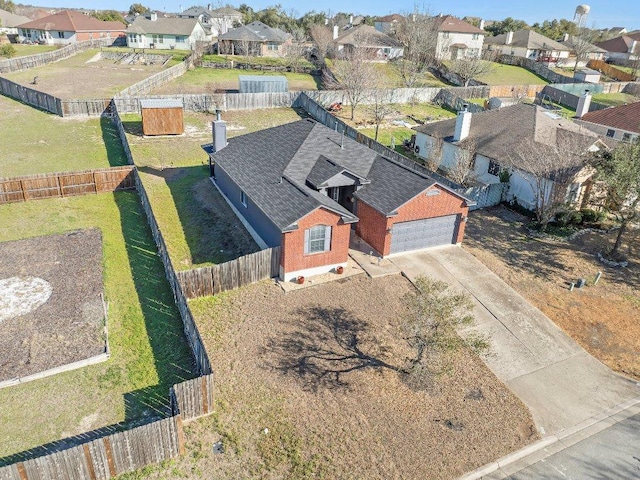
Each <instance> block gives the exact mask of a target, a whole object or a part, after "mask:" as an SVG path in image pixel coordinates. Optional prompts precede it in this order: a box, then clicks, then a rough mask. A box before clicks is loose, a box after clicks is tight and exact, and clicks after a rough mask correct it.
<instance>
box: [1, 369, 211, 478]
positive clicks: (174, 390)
mask: <svg viewBox="0 0 640 480" xmlns="http://www.w3.org/2000/svg"><path fill="white" fill-rule="evenodd" d="M213 389H214V382H213V375H205V376H202V377H199V378H194V379H192V380H187V381H185V382H182V383H179V384H176V385H174V386H173V387H171V390H170V392H169V394H170V397H171V406H172V416H171V417H169V418H164V419H162V420H157V421H155V422H152V423H148V424H146V425H142V426H139V427H135V428H132V429H130V430H125V431H122V432H116V433H112V434H111V435H107V436H103V437H100V438H97V439H95V440H91V441H88V442H85V443H82V444H80V445H76V446H74V447H71V448H65V449H63V450H58V451H54V452H52V453H50V454H48V455H44V456H41V457H37V458H32V459H29V460H24V461H21V462H17V463H13V464H11V465H7V466H4V467H0V479H1V480H52V479H65V480H107V479H110V478H113V477H116V476H118V475H122V474H123V473H127V472H132V471H134V470H137V469H139V468H143V467H145V466H147V465H151V464H155V463H160V462H162V461H165V460H169V459H171V458H175V457H177V456H178V455H181V454H183V453H184V432H183V429H182V422H183V420H184V421H188V420H192V419H194V418H198V417H201V416H203V415H207V414H209V413H211V412H212V411H213V405H214V396H213V393H214V392H213Z"/></svg>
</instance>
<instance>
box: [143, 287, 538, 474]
mask: <svg viewBox="0 0 640 480" xmlns="http://www.w3.org/2000/svg"><path fill="white" fill-rule="evenodd" d="M412 288H413V287H412V286H411V284H410V283H409V282H408V281H407V280H406V279H405V278H404V277H402V276H400V275H394V276H389V277H384V278H379V279H370V278H368V277H366V276H365V275H364V274H361V275H357V276H355V277H351V278H348V279H342V280H339V281H336V282H330V283H326V284H323V285H317V286H314V287H311V288H307V289H304V290H300V291H296V292H290V293H287V294H285V293H283V292H282V290H281V289H280V288H279V287H278V286H276V285H274V284H273V283H272V282H270V281H269V282H263V283H260V284H255V285H252V286H250V287H247V288H243V289H240V290H236V291H232V292H227V293H225V294H223V295H219V296H216V297H211V298H204V299H198V300H195V301H192V302H191V308H192V311H193V312H194V314H195V315H196V317H197V321H198V325H199V328H200V331H201V333H202V334H203V338H204V341H205V344H206V346H207V352H208V354H209V357H210V359H211V361H212V363H213V364H215V365H216V382H217V383H216V388H217V394H216V399H217V402H216V407H215V413H214V414H213V415H211V416H209V417H206V418H204V419H201V420H198V421H196V422H193V423H192V424H190V425H189V427H188V428H187V431H186V442H187V443H186V446H187V450H188V451H189V453H190V454H189V455H185V456H184V457H182V458H180V459H178V460H177V461H176V462H175V463H174V464H173V465H172V466H171V468H169V469H164V470H161V469H160V468H156V469H153V470H152V471H151V472H149V473H146V474H144V475H141V478H163V479H164V478H190V479H196V478H202V476H205V475H206V476H208V477H211V478H262V479H275V478H295V479H303V478H371V479H378V478H380V479H382V478H385V479H387V478H429V479H445V478H447V479H448V478H455V477H457V476H459V475H461V474H462V473H464V472H465V471H468V470H471V469H473V468H475V467H478V466H480V465H482V464H484V463H486V462H488V461H491V460H493V459H494V458H497V457H500V456H501V455H504V454H506V453H508V452H510V451H513V450H515V449H517V448H519V447H521V446H523V445H525V444H527V443H529V442H531V441H532V440H534V439H535V438H536V434H535V433H533V432H534V430H535V429H534V427H533V424H532V421H531V418H530V416H529V414H528V411H527V410H526V408H525V407H524V406H523V405H522V403H521V402H520V401H519V400H518V399H517V398H516V397H515V396H514V395H513V394H512V393H511V392H510V391H509V390H508V389H507V388H506V387H505V386H504V385H503V384H501V383H500V382H499V381H498V380H497V379H496V378H495V376H494V375H493V374H492V373H491V372H490V371H489V370H488V369H487V368H486V367H485V365H484V363H483V362H482V361H481V360H480V359H479V358H478V357H476V356H474V355H471V354H470V353H468V352H466V351H465V352H460V354H459V356H457V357H456V360H455V362H454V365H453V366H452V370H451V372H450V374H444V375H441V376H436V377H434V378H432V379H431V380H424V381H418V382H412V381H411V380H410V379H408V378H407V377H406V375H403V374H400V373H399V372H397V371H396V370H394V368H393V366H394V365H398V364H399V363H401V362H402V361H403V360H404V359H405V358H406V357H407V356H409V355H411V351H410V349H409V347H408V346H407V343H406V342H405V341H404V340H403V336H402V333H401V330H400V328H401V327H400V324H401V322H402V318H403V312H405V308H406V307H405V306H404V304H403V303H402V301H401V298H402V296H403V295H405V294H406V293H407V292H409V291H410V289H412ZM275 319H277V321H274V320H275ZM339 371H341V372H342V373H337V372H339ZM218 441H220V442H222V446H223V449H224V453H223V454H216V453H214V452H212V448H211V447H212V445H213V444H214V443H215V442H218ZM205 472H206V473H205Z"/></svg>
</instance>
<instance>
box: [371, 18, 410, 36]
mask: <svg viewBox="0 0 640 480" xmlns="http://www.w3.org/2000/svg"><path fill="white" fill-rule="evenodd" d="M403 19H404V17H403V16H402V15H399V14H397V13H394V14H391V15H387V16H386V17H378V18H377V19H376V21H375V22H374V24H373V26H374V27H375V29H376V30H378V31H379V32H381V33H385V34H387V35H389V34H392V33H395V32H396V27H397V26H398V23H400V22H402V20H403Z"/></svg>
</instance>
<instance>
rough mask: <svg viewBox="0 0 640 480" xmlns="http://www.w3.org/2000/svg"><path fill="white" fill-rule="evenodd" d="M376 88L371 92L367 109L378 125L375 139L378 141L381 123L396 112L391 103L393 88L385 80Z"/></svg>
mask: <svg viewBox="0 0 640 480" xmlns="http://www.w3.org/2000/svg"><path fill="white" fill-rule="evenodd" d="M375 87H376V88H375V89H374V90H372V91H371V93H370V94H369V102H370V104H369V105H367V111H368V112H369V113H370V114H371V116H372V117H373V121H374V123H375V125H376V133H375V136H374V140H375V141H376V142H377V141H378V131H379V130H380V124H382V122H384V120H385V119H386V118H387V117H388V116H389V115H391V114H392V113H393V112H394V109H393V106H392V104H391V102H392V99H393V90H391V89H389V88H388V85H386V83H385V82H378V84H377V85H376V86H375Z"/></svg>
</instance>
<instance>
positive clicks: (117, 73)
mask: <svg viewBox="0 0 640 480" xmlns="http://www.w3.org/2000/svg"><path fill="white" fill-rule="evenodd" d="M166 68H168V67H162V66H160V65H143V64H135V65H121V64H118V63H116V62H115V61H113V60H106V59H101V58H100V50H97V49H96V50H87V51H84V52H80V53H78V54H76V55H74V56H72V57H69V58H65V59H64V60H60V61H58V62H54V63H49V64H47V65H43V66H41V67H35V68H30V69H28V70H23V71H19V72H11V73H7V74H4V77H5V78H7V79H9V80H11V81H12V82H16V83H19V84H21V85H24V86H26V87H29V88H32V89H34V90H38V91H41V92H45V93H48V94H50V95H53V96H55V97H58V98H61V99H64V100H71V99H94V98H111V97H113V96H114V95H116V94H117V93H118V92H120V91H122V90H124V89H125V88H127V87H129V86H131V85H133V84H134V83H136V82H139V81H141V80H144V79H145V78H147V77H149V76H151V75H153V74H154V73H156V72H159V71H161V70H163V69H166ZM36 77H37V79H36ZM34 79H36V83H34ZM71 80H73V81H71Z"/></svg>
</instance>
